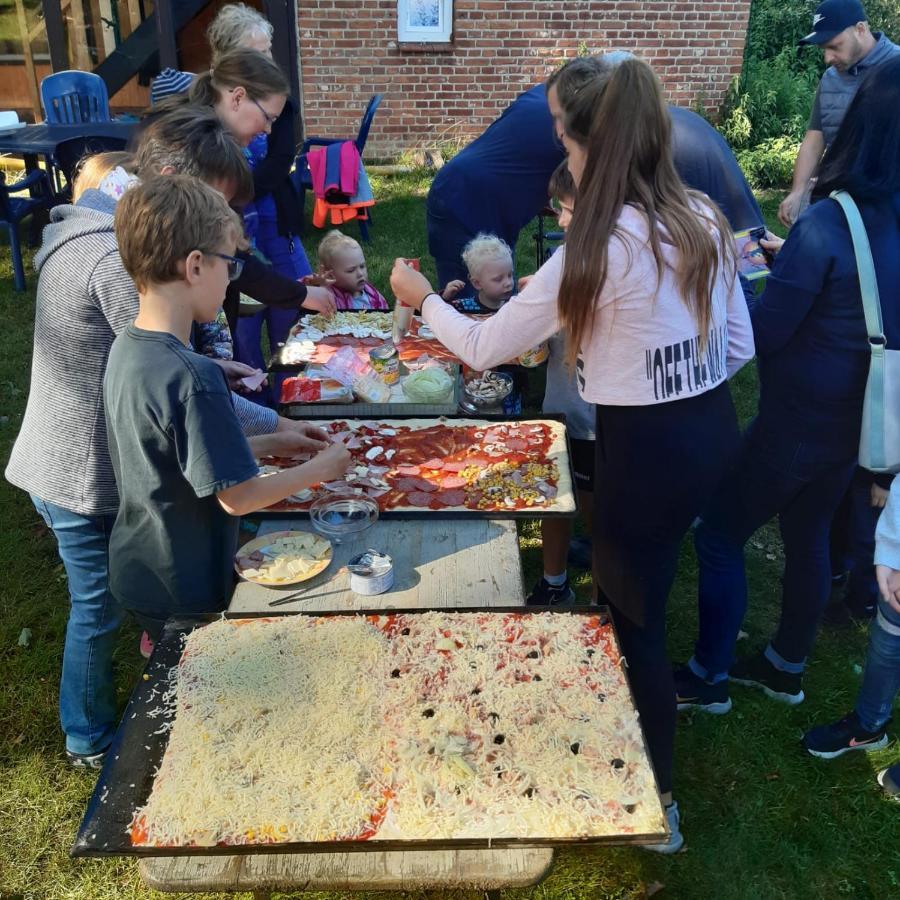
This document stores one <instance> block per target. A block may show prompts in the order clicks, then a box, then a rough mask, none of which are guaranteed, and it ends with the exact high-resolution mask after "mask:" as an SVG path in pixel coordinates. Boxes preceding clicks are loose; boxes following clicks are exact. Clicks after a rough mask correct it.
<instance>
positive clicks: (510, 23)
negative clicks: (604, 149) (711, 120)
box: [0, 0, 750, 158]
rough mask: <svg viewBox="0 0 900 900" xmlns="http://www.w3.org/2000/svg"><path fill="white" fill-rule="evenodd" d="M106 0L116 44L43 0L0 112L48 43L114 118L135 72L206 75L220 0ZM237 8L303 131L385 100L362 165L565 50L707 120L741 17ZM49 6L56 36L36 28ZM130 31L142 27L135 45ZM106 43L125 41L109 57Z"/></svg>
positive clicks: (704, 11) (81, 0)
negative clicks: (590, 56)
mask: <svg viewBox="0 0 900 900" xmlns="http://www.w3.org/2000/svg"><path fill="white" fill-rule="evenodd" d="M110 2H111V3H112V6H111V7H110V8H111V9H113V10H114V12H115V13H116V14H117V21H118V22H119V23H120V24H119V28H118V32H119V34H118V38H117V40H116V41H113V39H112V38H111V36H110V29H109V27H108V24H109V23H108V22H107V20H106V19H102V18H101V17H99V14H98V13H97V12H96V9H95V7H96V8H97V9H99V7H97V0H44V11H45V16H44V20H40V19H37V20H36V21H35V24H34V28H33V29H32V30H33V33H34V35H37V41H36V43H35V46H34V50H35V55H34V69H35V73H34V77H32V79H31V92H30V94H29V81H28V78H27V77H26V71H25V67H24V65H23V63H22V62H20V61H19V60H21V59H22V57H21V56H18V57H16V56H15V55H13V56H7V57H6V58H5V60H4V62H3V64H2V65H0V69H2V73H3V78H2V84H3V87H2V89H0V101H2V102H0V108H5V109H12V108H14V109H20V110H23V111H24V110H25V109H27V108H28V106H29V105H32V106H33V107H34V108H35V109H36V110H37V112H38V115H39V114H40V110H39V104H38V102H37V99H36V98H37V88H36V81H38V80H39V79H40V78H41V77H43V76H44V75H45V74H47V73H48V72H49V71H50V62H51V59H49V58H47V57H46V56H44V55H40V54H45V53H46V52H47V51H46V50H44V49H43V46H44V45H43V44H42V42H45V41H46V39H47V38H51V40H50V57H54V60H53V69H65V68H70V67H76V68H77V67H80V68H91V67H94V68H95V71H97V72H98V73H99V74H100V75H101V76H102V77H103V78H104V80H106V81H107V85H108V86H109V87H110V93H111V95H112V106H113V108H114V110H116V111H120V110H127V109H128V110H138V109H141V108H142V107H143V106H145V105H146V103H147V102H148V97H147V89H146V86H145V85H146V83H147V80H146V78H145V79H144V80H143V85H144V86H142V85H141V84H139V83H138V80H137V79H136V78H135V77H133V76H134V73H135V72H136V71H137V69H138V68H140V67H142V66H143V67H145V68H144V71H145V74H146V75H150V74H153V72H154V71H157V69H156V68H154V65H156V66H158V65H160V60H161V61H162V63H161V64H162V65H167V64H168V65H176V66H178V67H179V68H181V69H185V70H187V71H193V72H197V71H202V70H203V69H204V68H206V67H208V65H209V48H208V46H207V43H206V35H205V31H206V27H207V26H208V24H209V22H210V21H211V19H212V18H213V16H214V15H215V13H216V11H217V10H218V8H219V7H221V6H222V5H224V3H226V2H228V0H155V3H154V8H159V9H168V11H169V14H168V15H167V16H166V19H165V23H166V24H165V28H162V30H160V28H161V26H162V24H164V23H162V22H153V21H151V19H154V18H156V13H155V12H152V13H150V18H147V19H146V21H144V20H143V18H142V17H143V15H144V14H143V13H140V14H139V12H138V10H139V6H138V4H137V3H132V2H127V3H126V2H125V0H110ZM232 2H233V0H232ZM245 2H248V3H251V4H252V5H254V6H256V7H257V8H259V9H261V10H262V11H263V13H264V14H265V15H267V16H268V17H269V18H270V20H271V21H272V22H273V24H274V25H275V28H276V35H275V37H276V45H275V57H276V59H277V60H278V61H279V63H280V64H281V65H282V66H283V67H285V69H286V71H288V72H289V74H290V75H291V76H292V81H293V83H294V85H295V89H296V90H299V92H300V94H301V96H302V103H303V116H304V125H305V130H306V132H307V133H308V134H317V135H327V136H334V137H342V136H347V135H349V134H350V133H352V131H353V130H354V128H355V124H356V122H357V121H358V119H359V117H360V115H361V113H362V110H363V108H364V107H365V104H366V102H367V101H368V99H369V97H370V96H371V95H372V94H374V93H382V94H384V101H383V102H382V105H381V108H380V109H379V111H378V115H377V118H376V120H375V125H374V127H373V129H372V131H371V134H370V137H369V144H368V146H367V148H366V155H367V156H368V157H370V158H371V157H382V158H383V157H390V156H394V155H396V154H399V153H401V152H402V151H404V150H408V149H413V148H421V147H433V146H437V145H440V144H442V143H444V142H450V143H455V142H465V141H467V140H468V139H469V138H472V137H474V136H476V135H478V134H480V133H481V132H482V131H483V130H484V128H485V127H486V126H487V125H488V124H489V123H490V122H491V121H493V119H494V118H496V116H497V115H498V114H499V113H500V112H501V111H502V110H503V109H504V108H505V107H506V106H507V105H508V104H509V103H510V101H511V100H512V99H513V98H514V97H515V96H516V95H517V94H518V93H519V92H521V91H522V90H525V89H527V88H529V87H531V86H532V85H534V84H536V83H537V82H539V81H541V80H543V79H544V78H545V77H546V76H547V75H548V74H549V73H550V72H551V71H552V70H553V69H554V68H555V67H556V66H558V65H559V64H560V62H562V61H563V60H565V59H569V58H571V57H573V56H575V55H576V54H578V53H588V52H589V53H596V52H600V51H603V50H613V49H623V50H631V51H633V52H634V53H636V54H637V55H639V56H641V57H642V58H643V59H645V60H647V61H648V62H649V63H650V64H651V65H652V66H653V67H654V68H655V69H656V71H657V73H658V74H659V75H660V77H661V79H662V81H663V83H664V86H665V88H666V90H667V91H668V94H669V99H670V100H672V101H673V102H675V103H678V104H681V105H686V106H693V105H695V104H701V105H703V106H704V107H706V108H707V109H709V110H711V111H713V112H715V111H716V110H718V108H719V107H720V105H721V102H722V99H723V97H724V95H725V91H726V90H727V88H728V85H729V83H730V82H731V79H732V78H733V77H734V76H735V75H737V74H738V72H739V71H740V67H741V59H742V56H743V49H744V38H745V34H746V29H747V19H748V16H749V13H750V0H730V2H727V0H726V2H720V0H245ZM63 7H65V9H63ZM53 10H55V13H56V18H57V20H58V21H57V22H56V28H55V30H54V29H52V28H51V29H49V30H45V28H44V24H43V23H44V22H45V21H46V23H47V25H48V26H49V25H52V22H51V21H50V19H49V18H48V16H47V12H48V11H53ZM76 12H77V13H78V15H77V16H76V15H75V13H76ZM129 15H131V18H132V20H133V21H131V20H129V18H128V16H129ZM429 17H431V18H429ZM414 20H415V21H414ZM423 20H425V25H424V26H423V25H422V21H423ZM295 21H296V32H297V35H296V37H295V36H294V34H293V32H294V23H295ZM100 23H102V27H101V24H100ZM139 26H140V27H141V28H143V30H144V31H147V30H148V29H149V35H148V36H145V37H144V38H143V39H139V32H136V31H135V29H138V28H139ZM132 32H134V33H132ZM52 33H55V34H56V35H57V38H56V42H55V44H54V41H53V40H52ZM129 35H131V37H129ZM148 38H149V40H148ZM118 40H125V43H124V44H123V45H121V48H120V49H115V48H116V47H118V46H119V45H118V43H117V41H118ZM135 41H137V44H138V46H137V47H134V46H132V45H133V44H134V43H135ZM142 41H143V42H142ZM157 41H159V42H157ZM7 43H9V42H7ZM66 44H68V47H67V46H66ZM141 48H142V51H141ZM7 49H10V48H7ZM13 49H15V48H13ZM18 50H19V52H21V47H19V48H18ZM157 51H158V54H157V56H156V58H155V61H154V58H153V57H151V56H150V54H153V53H156V52H157ZM141 52H143V56H141V55H140V54H141ZM110 54H111V55H110ZM298 58H299V69H300V78H299V82H298V80H297V71H296V70H297V68H298V63H297V60H298ZM166 60H169V62H166ZM29 99H31V101H32V103H31V104H29Z"/></svg>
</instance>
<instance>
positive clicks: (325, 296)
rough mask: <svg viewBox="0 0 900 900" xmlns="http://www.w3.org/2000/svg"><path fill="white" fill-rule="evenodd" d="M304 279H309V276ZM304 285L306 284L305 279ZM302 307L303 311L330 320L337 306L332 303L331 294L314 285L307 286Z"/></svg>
mask: <svg viewBox="0 0 900 900" xmlns="http://www.w3.org/2000/svg"><path fill="white" fill-rule="evenodd" d="M306 277H307V278H309V277H311V276H309V275H307V276H306ZM313 277H315V276H313ZM304 283H306V281H305V279H304ZM302 306H303V308H304V309H309V310H312V311H313V312H317V313H321V314H322V315H323V316H325V318H326V319H330V318H331V317H332V316H333V315H334V314H335V312H337V306H335V303H334V294H332V293H331V291H330V290H329V289H328V288H327V287H321V286H318V285H315V284H310V285H308V286H307V288H306V299H305V300H304V301H303V303H302Z"/></svg>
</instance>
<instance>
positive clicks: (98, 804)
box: [71, 606, 667, 857]
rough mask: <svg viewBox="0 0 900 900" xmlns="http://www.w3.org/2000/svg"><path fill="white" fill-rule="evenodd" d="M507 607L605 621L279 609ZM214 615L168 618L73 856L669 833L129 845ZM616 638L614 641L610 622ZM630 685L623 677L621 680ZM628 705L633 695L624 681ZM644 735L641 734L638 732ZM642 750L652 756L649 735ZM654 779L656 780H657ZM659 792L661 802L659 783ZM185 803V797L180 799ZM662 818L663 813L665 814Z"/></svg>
mask: <svg viewBox="0 0 900 900" xmlns="http://www.w3.org/2000/svg"><path fill="white" fill-rule="evenodd" d="M511 611H516V612H527V613H540V612H553V613H564V614H568V615H576V616H577V615H580V616H596V615H598V614H599V615H600V616H601V617H602V619H603V620H605V621H604V624H606V623H607V622H610V624H611V621H610V617H609V611H608V609H607V608H605V607H599V608H598V607H587V608H583V609H563V610H561V609H559V608H558V607H538V606H529V607H521V608H510V607H505V608H498V607H491V608H484V607H479V608H458V609H457V608H453V609H448V608H446V607H443V608H435V609H415V610H405V609H404V610H400V609H397V610H392V609H378V610H352V611H348V610H341V611H336V612H312V611H311V612H292V613H284V614H283V615H310V616H348V615H349V616H366V615H376V616H382V615H387V614H390V613H398V614H403V615H416V614H422V613H426V612H441V613H489V614H494V615H499V616H505V615H509V613H510V612H511ZM278 615H279V614H277V613H258V614H252V613H233V614H229V613H225V614H224V616H225V618H228V619H259V618H276V617H278ZM217 618H219V616H217V615H208V616H195V617H183V618H176V619H170V620H169V621H168V622H167V623H166V625H165V629H164V631H163V635H162V637H161V638H160V640H159V641H157V643H156V645H155V647H154V649H153V654H152V656H151V657H150V660H149V662H148V664H147V667H146V669H145V675H144V677H142V678H141V679H140V680H139V681H138V683H137V686H136V687H135V689H134V692H133V694H132V697H131V700H130V702H129V704H128V706H127V707H126V709H125V713H124V715H123V716H122V721H121V722H120V724H119V728H118V731H117V732H116V736H115V738H114V740H113V743H112V746H111V748H110V751H109V754H108V755H107V758H106V762H105V764H104V766H103V769H102V771H101V773H100V777H99V780H98V782H97V786H96V788H95V789H94V793H93V795H92V797H91V800H90V802H89V804H88V807H87V811H86V812H85V815H84V819H83V820H82V823H81V826H80V827H79V829H78V834H77V835H76V838H75V843H74V845H73V847H72V850H71V855H72V856H75V857H81V856H211V855H228V856H235V855H245V854H255V853H329V852H330V853H345V852H348V851H363V852H364V851H372V852H381V851H386V850H455V849H463V848H485V849H487V848H500V847H531V846H535V847H536V846H547V847H556V846H571V845H602V844H605V845H617V844H646V843H654V842H658V841H661V840H664V839H665V838H666V837H667V833H665V832H661V833H654V834H622V835H605V836H601V837H579V838H548V839H541V838H496V839H487V838H483V839H481V838H479V839H441V840H403V841H401V840H378V841H352V840H350V841H327V842H306V843H296V842H295V843H273V844H265V843H260V844H227V845H221V846H220V845H217V846H212V847H209V846H204V847H146V846H133V845H132V843H131V838H130V835H129V826H130V824H131V821H132V818H133V815H134V811H135V810H137V809H139V808H141V807H143V806H144V805H145V804H146V802H147V799H148V797H149V796H150V792H151V790H152V788H153V779H154V775H155V772H156V769H157V768H158V767H159V765H160V763H161V762H162V758H163V755H164V754H165V750H166V745H167V743H168V735H169V731H168V727H166V726H167V723H168V722H169V721H170V720H171V719H172V718H173V714H169V715H159V714H158V712H157V711H158V708H159V707H160V706H161V705H162V696H163V694H164V693H165V692H166V691H168V690H170V688H171V686H172V681H171V679H172V678H173V677H174V670H175V667H176V666H177V665H178V661H179V659H180V657H181V651H182V647H183V644H184V638H185V637H186V635H188V634H189V633H190V632H191V631H193V630H194V629H195V628H197V627H200V626H202V625H206V624H208V623H209V622H212V621H215V620H216V619H217ZM613 642H614V644H615V646H616V648H617V649H618V647H619V641H618V636H617V635H616V633H615V627H614V626H613ZM626 684H627V680H626ZM628 694H629V699H630V700H631V704H632V706H633V705H634V698H633V695H632V694H631V689H630V686H629V687H628ZM642 737H643V733H642ZM644 753H645V756H646V758H647V759H648V760H649V758H650V757H649V753H648V752H647V748H646V742H644ZM654 784H655V781H654ZM656 797H657V799H658V800H659V802H660V808H661V809H662V802H661V799H660V798H659V789H658V785H656ZM185 800H186V802H187V801H189V798H185ZM663 821H665V816H664V815H663Z"/></svg>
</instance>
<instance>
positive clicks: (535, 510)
mask: <svg viewBox="0 0 900 900" xmlns="http://www.w3.org/2000/svg"><path fill="white" fill-rule="evenodd" d="M336 418H337V419H338V420H339V421H347V422H354V421H368V417H366V416H363V417H359V416H338V417H336ZM410 419H421V416H412V415H409V416H390V418H379V417H376V421H377V422H378V424H379V425H391V424H401V425H402V424H403V422H404V421H407V420H410ZM473 420H477V421H484V422H497V423H499V424H502V423H503V422H534V423H539V422H550V421H552V422H560V423H562V425H565V424H566V417H565V415H563V414H541V415H540V416H503V415H496V416H493V415H481V414H479V415H477V416H476V415H471V414H468V413H463V414H462V415H458V416H439V417H436V418H435V421H434V423H433V424H435V425H439V424H441V423H444V422H446V423H447V424H449V425H452V424H453V423H454V422H463V421H473ZM319 424H326V423H325V421H320V422H319ZM557 464H558V465H559V468H560V475H561V476H562V473H563V466H565V467H566V471H568V478H569V485H570V490H571V495H572V508H571V509H562V510H556V509H542V508H540V507H534V506H532V507H526V508H525V509H440V510H436V509H424V508H417V507H415V508H414V507H409V508H406V507H404V508H402V509H385V510H381V511H380V512H379V514H378V515H379V518H382V519H422V518H438V519H466V518H475V519H553V518H564V519H571V518H574V517H575V516H576V515H578V492H577V490H576V489H575V485H576V481H575V470H574V469H573V467H572V442H571V438H570V437H569V430H568V429H565V449H564V450H563V451H562V453H561V456H560V458H559V459H558V460H557ZM308 517H309V508H308V507H307V508H306V509H300V508H290V509H271V508H267V509H260V510H257V511H256V512H254V513H250V514H249V515H248V516H246V517H245V518H249V519H298V518H308Z"/></svg>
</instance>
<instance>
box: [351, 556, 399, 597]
mask: <svg viewBox="0 0 900 900" xmlns="http://www.w3.org/2000/svg"><path fill="white" fill-rule="evenodd" d="M347 569H348V570H349V572H350V590H351V591H353V593H354V594H362V595H363V596H366V597H371V596H373V595H375V594H383V593H384V592H385V591H389V590H390V589H391V588H392V587H393V585H394V562H393V560H392V559H391V558H390V556H388V555H387V554H386V553H382V552H381V551H380V550H373V549H372V548H371V547H370V548H369V549H368V550H364V551H363V552H362V553H359V554H357V555H356V556H354V557H353V558H352V559H351V560H350V562H348V563H347Z"/></svg>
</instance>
